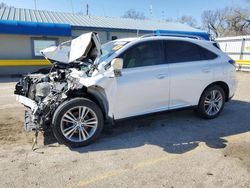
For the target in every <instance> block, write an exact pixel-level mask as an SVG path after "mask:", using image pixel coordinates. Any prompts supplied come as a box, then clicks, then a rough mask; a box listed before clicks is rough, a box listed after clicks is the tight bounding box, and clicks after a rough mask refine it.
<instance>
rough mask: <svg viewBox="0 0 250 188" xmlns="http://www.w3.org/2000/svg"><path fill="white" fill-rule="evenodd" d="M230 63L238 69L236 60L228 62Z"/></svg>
mask: <svg viewBox="0 0 250 188" xmlns="http://www.w3.org/2000/svg"><path fill="white" fill-rule="evenodd" d="M228 63H230V64H231V65H233V66H234V67H236V62H235V61H234V60H232V59H230V60H229V61H228Z"/></svg>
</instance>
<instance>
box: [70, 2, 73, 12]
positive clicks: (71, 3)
mask: <svg viewBox="0 0 250 188" xmlns="http://www.w3.org/2000/svg"><path fill="white" fill-rule="evenodd" d="M70 5H71V9H72V13H73V14H74V6H73V2H72V0H70Z"/></svg>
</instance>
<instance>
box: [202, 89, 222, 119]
mask: <svg viewBox="0 0 250 188" xmlns="http://www.w3.org/2000/svg"><path fill="white" fill-rule="evenodd" d="M224 104H225V92H224V90H223V89H222V88H221V87H220V86H218V85H212V86H210V87H208V88H207V89H206V90H205V91H204V92H203V94H202V96H201V98H200V102H199V105H198V114H199V115H200V116H201V117H202V118H204V119H213V118H216V117H217V116H218V115H219V114H220V113H221V111H222V110H223V107H224Z"/></svg>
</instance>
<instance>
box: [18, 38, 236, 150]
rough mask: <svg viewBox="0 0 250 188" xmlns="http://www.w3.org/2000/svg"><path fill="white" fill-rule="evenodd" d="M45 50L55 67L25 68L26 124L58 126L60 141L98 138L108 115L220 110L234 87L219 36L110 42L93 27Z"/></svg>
mask: <svg viewBox="0 0 250 188" xmlns="http://www.w3.org/2000/svg"><path fill="white" fill-rule="evenodd" d="M42 54H44V55H45V57H46V58H47V59H48V60H49V61H51V62H52V63H53V64H54V66H53V68H52V69H51V70H50V72H49V73H46V74H45V73H43V74H41V73H37V74H29V75H27V76H24V77H23V78H22V79H21V80H20V82H19V83H18V84H17V85H16V91H15V94H17V100H18V101H19V102H21V103H23V104H24V105H25V106H26V107H27V111H26V113H25V128H26V130H28V131H29V130H35V131H38V130H41V129H44V128H45V127H46V126H48V125H49V126H51V127H52V130H53V132H54V135H55V137H56V138H57V140H58V141H59V143H63V144H66V145H68V146H70V147H78V146H84V145H88V144H90V143H92V142H93V141H95V140H96V139H97V137H98V136H99V135H100V133H101V131H102V129H103V126H104V122H107V121H108V122H110V121H112V122H113V121H114V120H118V119H124V118H128V117H134V116H138V115H145V114H151V113H155V112H161V111H166V110H173V109H179V108H186V107H192V108H195V109H196V110H197V112H198V114H199V115H200V116H201V117H202V118H205V119H212V118H215V117H217V116H218V115H219V114H220V113H221V111H222V109H223V107H224V103H225V102H227V101H229V100H230V99H231V98H232V97H233V95H234V92H235V88H236V79H235V67H234V64H233V63H234V62H233V61H232V60H231V59H230V58H229V57H228V56H227V55H226V54H224V53H223V52H222V51H221V50H220V49H219V48H218V46H217V45H216V44H215V43H214V42H212V41H205V40H198V39H191V38H188V37H186V38H185V37H170V36H147V37H141V38H127V39H119V40H115V41H111V42H108V43H106V44H104V45H102V47H100V42H99V38H98V35H97V34H95V33H88V34H84V35H82V36H80V37H79V38H76V39H74V40H72V41H68V42H65V43H63V44H61V45H60V46H59V47H50V48H48V49H45V50H43V51H42Z"/></svg>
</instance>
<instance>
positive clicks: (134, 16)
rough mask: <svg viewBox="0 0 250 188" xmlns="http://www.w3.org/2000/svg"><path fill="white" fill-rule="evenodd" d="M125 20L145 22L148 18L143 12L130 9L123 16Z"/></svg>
mask: <svg viewBox="0 0 250 188" xmlns="http://www.w3.org/2000/svg"><path fill="white" fill-rule="evenodd" d="M122 17H123V18H132V19H138V20H145V19H146V17H145V15H144V13H143V12H139V11H136V10H134V9H129V10H128V11H126V12H125V13H124V15H123V16H122Z"/></svg>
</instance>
